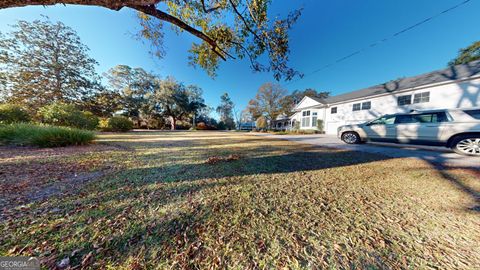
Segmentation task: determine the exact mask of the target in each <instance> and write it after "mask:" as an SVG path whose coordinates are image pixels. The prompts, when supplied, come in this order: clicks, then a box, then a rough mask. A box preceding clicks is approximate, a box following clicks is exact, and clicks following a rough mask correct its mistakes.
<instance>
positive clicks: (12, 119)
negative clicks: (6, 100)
mask: <svg viewBox="0 0 480 270" xmlns="http://www.w3.org/2000/svg"><path fill="white" fill-rule="evenodd" d="M29 121H30V115H29V114H28V113H27V112H26V111H25V110H24V109H23V108H22V107H20V106H18V105H13V104H2V105H0V124H12V123H21V122H29Z"/></svg>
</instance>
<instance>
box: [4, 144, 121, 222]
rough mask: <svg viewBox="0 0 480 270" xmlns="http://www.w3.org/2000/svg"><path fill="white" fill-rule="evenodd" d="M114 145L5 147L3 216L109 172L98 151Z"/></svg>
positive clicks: (75, 187) (77, 186)
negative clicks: (96, 154) (98, 155)
mask: <svg viewBox="0 0 480 270" xmlns="http://www.w3.org/2000/svg"><path fill="white" fill-rule="evenodd" d="M111 149H113V148H111V147H109V146H101V145H91V146H81V147H62V148H48V149H38V148H25V147H2V148H1V150H2V151H0V153H1V154H0V164H1V166H0V216H3V215H7V214H8V213H9V212H10V211H12V209H15V208H18V207H21V206H22V205H26V204H29V203H32V202H37V201H41V200H45V199H48V198H50V197H52V196H61V195H62V194H67V193H71V192H74V191H76V190H78V189H79V188H80V187H81V186H83V185H85V184H86V183H88V182H90V181H92V180H95V179H98V178H100V177H101V176H103V175H104V174H105V173H106V172H107V171H109V169H110V166H109V165H108V164H107V163H106V161H105V159H100V158H94V156H92V155H95V153H96V152H99V153H104V152H105V151H107V150H111Z"/></svg>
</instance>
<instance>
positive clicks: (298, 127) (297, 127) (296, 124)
mask: <svg viewBox="0 0 480 270" xmlns="http://www.w3.org/2000/svg"><path fill="white" fill-rule="evenodd" d="M293 129H294V130H299V129H300V122H299V121H295V124H294V126H293Z"/></svg>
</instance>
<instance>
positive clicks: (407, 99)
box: [397, 95, 412, 106]
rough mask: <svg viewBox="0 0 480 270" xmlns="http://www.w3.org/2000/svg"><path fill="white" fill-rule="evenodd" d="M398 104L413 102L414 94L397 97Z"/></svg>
mask: <svg viewBox="0 0 480 270" xmlns="http://www.w3.org/2000/svg"><path fill="white" fill-rule="evenodd" d="M397 103H398V106H404V105H409V104H412V95H406V96H399V97H398V98H397Z"/></svg>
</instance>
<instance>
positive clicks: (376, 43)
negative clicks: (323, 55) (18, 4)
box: [284, 0, 471, 86]
mask: <svg viewBox="0 0 480 270" xmlns="http://www.w3.org/2000/svg"><path fill="white" fill-rule="evenodd" d="M470 1H471V0H464V1H463V2H461V3H459V4H457V5H455V6H452V7H449V8H447V9H445V10H443V11H442V12H440V13H438V14H435V15H433V16H431V17H428V18H426V19H424V20H422V21H420V22H417V23H415V24H413V25H411V26H409V27H406V28H404V29H402V30H400V31H398V32H396V33H394V34H393V35H391V36H389V37H386V38H384V39H381V40H378V41H376V42H373V43H371V44H370V45H368V46H366V47H364V48H362V49H360V50H357V51H355V52H353V53H351V54H348V55H345V56H343V57H341V58H339V59H337V60H335V61H334V62H331V63H329V64H327V65H324V66H322V67H320V68H318V69H315V70H314V71H312V72H310V73H308V74H305V75H303V76H302V77H301V78H299V79H296V80H293V81H290V82H288V83H286V84H284V86H288V85H291V84H292V83H296V82H298V81H301V80H303V79H304V78H305V77H308V76H311V75H313V74H315V73H318V72H320V71H323V70H325V69H327V68H330V67H331V66H333V65H335V64H338V63H340V62H343V61H345V60H347V59H350V58H352V57H354V56H355V55H357V54H360V53H362V52H364V51H366V50H368V49H370V48H373V47H376V46H378V45H380V44H382V43H384V42H387V41H389V40H391V39H393V38H395V37H397V36H400V35H402V34H404V33H406V32H408V31H411V30H413V29H415V28H417V27H419V26H421V25H423V24H425V23H427V22H429V21H431V20H433V19H435V18H437V17H439V16H442V15H443V14H445V13H448V12H450V11H452V10H454V9H457V8H459V7H461V6H463V5H465V4H467V3H468V2H470Z"/></svg>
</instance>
